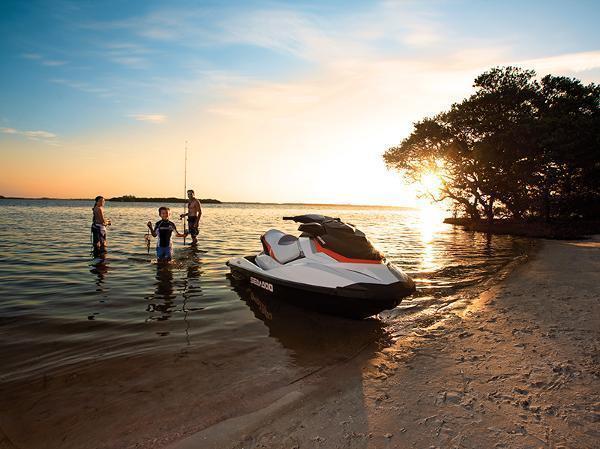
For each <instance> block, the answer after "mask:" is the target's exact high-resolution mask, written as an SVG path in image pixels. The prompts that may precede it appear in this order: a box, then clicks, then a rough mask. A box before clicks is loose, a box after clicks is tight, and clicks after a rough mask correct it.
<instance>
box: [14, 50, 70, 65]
mask: <svg viewBox="0 0 600 449" xmlns="http://www.w3.org/2000/svg"><path fill="white" fill-rule="evenodd" d="M21 57H22V58H23V59H29V60H30V61H37V62H38V63H40V64H41V65H45V66H48V67H56V66H61V65H65V64H67V61H63V60H60V59H51V58H47V57H45V56H43V55H41V54H39V53H22V54H21Z"/></svg>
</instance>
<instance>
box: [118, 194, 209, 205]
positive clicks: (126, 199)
mask: <svg viewBox="0 0 600 449" xmlns="http://www.w3.org/2000/svg"><path fill="white" fill-rule="evenodd" d="M108 201H114V202H115V203H187V199H184V198H175V197H173V196H169V197H164V198H158V197H157V198H154V197H143V196H140V197H137V196H134V195H123V196H117V197H114V198H108ZM200 202H201V203H204V204H221V201H219V200H215V199H214V198H200Z"/></svg>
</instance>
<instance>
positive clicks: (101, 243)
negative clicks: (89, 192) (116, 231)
mask: <svg viewBox="0 0 600 449" xmlns="http://www.w3.org/2000/svg"><path fill="white" fill-rule="evenodd" d="M105 202H106V201H105V199H104V197H103V196H100V195H99V196H97V197H96V199H95V203H94V207H92V212H93V217H92V244H93V245H94V256H99V255H100V254H104V253H106V227H107V226H110V220H108V219H107V218H105V217H104V203H105Z"/></svg>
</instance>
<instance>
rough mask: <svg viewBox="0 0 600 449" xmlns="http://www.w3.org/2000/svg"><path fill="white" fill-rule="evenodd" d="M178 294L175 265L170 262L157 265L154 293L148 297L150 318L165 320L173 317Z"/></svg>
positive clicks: (147, 308) (147, 309)
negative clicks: (174, 275)
mask: <svg viewBox="0 0 600 449" xmlns="http://www.w3.org/2000/svg"><path fill="white" fill-rule="evenodd" d="M176 296H177V295H175V293H174V289H173V267H172V266H171V264H169V263H159V264H157V265H156V284H155V290H154V295H152V296H150V297H149V298H148V299H149V300H150V302H148V306H147V307H146V311H147V312H149V313H150V317H149V318H148V319H149V320H156V321H164V320H168V319H169V318H170V317H171V313H172V308H173V305H174V301H175V298H176Z"/></svg>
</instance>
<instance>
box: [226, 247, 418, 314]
mask: <svg viewBox="0 0 600 449" xmlns="http://www.w3.org/2000/svg"><path fill="white" fill-rule="evenodd" d="M247 259H248V260H250V258H247ZM227 265H228V266H229V267H230V269H231V273H232V276H233V277H234V278H235V279H236V280H239V281H246V282H248V283H249V284H250V286H251V287H252V288H253V289H254V290H255V291H257V292H259V293H260V294H261V295H268V296H276V297H278V298H281V299H282V300H285V301H287V302H290V303H292V304H294V305H296V306H299V307H303V308H308V309H311V310H315V311H318V312H322V313H327V314H330V315H337V316H343V317H347V318H353V319H363V318H367V317H369V316H373V315H376V314H378V313H380V312H382V311H383V310H389V309H393V308H394V307H396V306H397V305H398V304H400V301H401V300H402V298H404V297H406V296H408V295H410V294H412V293H413V292H414V291H415V285H414V282H413V281H412V280H411V279H410V278H409V279H408V280H407V281H406V282H404V281H398V282H394V283H390V284H376V283H365V282H360V283H355V284H350V285H347V286H343V287H335V288H331V287H321V286H316V285H310V284H303V283H298V282H292V281H289V280H284V279H280V278H276V277H272V276H268V275H266V274H265V273H264V272H256V271H253V270H250V269H247V268H245V267H241V266H239V265H236V264H230V263H227ZM257 271H258V270H257Z"/></svg>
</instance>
